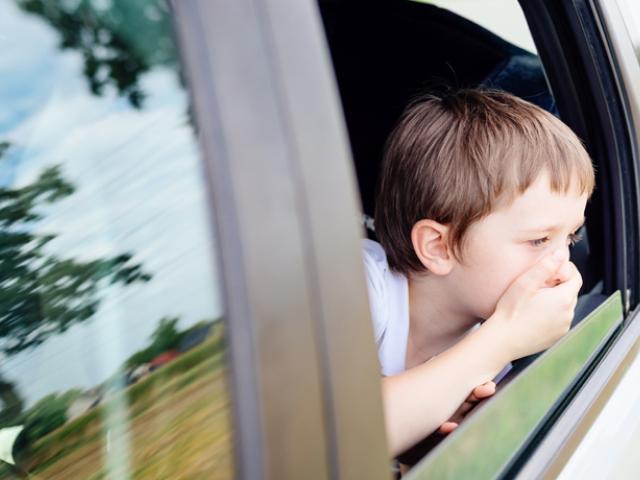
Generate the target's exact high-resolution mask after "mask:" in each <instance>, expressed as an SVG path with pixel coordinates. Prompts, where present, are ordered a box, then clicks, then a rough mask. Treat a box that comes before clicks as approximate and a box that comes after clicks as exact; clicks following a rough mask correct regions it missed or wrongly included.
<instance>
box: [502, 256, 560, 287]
mask: <svg viewBox="0 0 640 480" xmlns="http://www.w3.org/2000/svg"><path fill="white" fill-rule="evenodd" d="M566 257H567V253H566V252H565V250H564V249H561V248H559V249H557V250H555V251H553V252H552V253H550V254H549V255H547V256H545V257H542V258H541V259H540V260H539V261H538V262H537V263H536V264H534V265H533V266H532V267H531V268H530V269H529V270H527V271H526V272H524V273H523V274H522V275H520V276H519V277H518V278H517V279H516V281H515V282H514V283H515V284H517V285H518V287H519V288H520V289H522V290H524V291H535V290H537V289H539V288H540V287H542V286H544V285H545V283H546V281H547V280H548V279H550V278H551V277H553V276H554V275H555V274H556V273H557V272H558V270H559V269H560V266H561V265H562V264H563V262H564V261H565V260H566V259H567V258H566Z"/></svg>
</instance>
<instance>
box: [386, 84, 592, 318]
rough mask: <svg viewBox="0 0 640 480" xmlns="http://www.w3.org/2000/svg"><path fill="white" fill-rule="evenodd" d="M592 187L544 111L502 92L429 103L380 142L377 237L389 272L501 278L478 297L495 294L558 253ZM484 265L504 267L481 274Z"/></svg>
mask: <svg viewBox="0 0 640 480" xmlns="http://www.w3.org/2000/svg"><path fill="white" fill-rule="evenodd" d="M593 188H594V173H593V167H592V164H591V160H590V158H589V156H588V154H587V152H586V151H585V149H584V147H583V146H582V144H581V142H580V140H579V139H578V138H577V137H576V135H575V134H574V133H573V132H572V131H571V130H570V129H569V128H568V127H567V126H566V125H565V124H563V123H562V122H561V121H560V120H558V119H557V118H556V117H554V116H553V115H551V114H550V113H548V112H546V111H544V110H542V109H541V108H539V107H537V106H535V105H532V104H530V103H528V102H526V101H524V100H521V99H519V98H517V97H515V96H513V95H510V94H508V93H505V92H496V91H478V90H462V91H458V92H456V93H452V94H446V95H444V96H428V97H425V98H423V99H421V100H419V101H417V102H415V103H413V104H411V105H410V106H409V107H408V108H407V110H406V111H405V112H404V114H403V115H402V117H401V118H400V121H399V123H398V125H397V126H396V128H395V129H394V131H393V133H392V134H391V137H390V138H389V140H388V142H387V145H386V151H385V158H384V162H383V168H382V173H381V180H380V185H379V192H378V198H377V203H376V218H375V225H376V234H377V237H378V240H379V241H380V243H381V244H382V246H383V247H384V249H385V252H386V254H387V259H388V261H389V265H390V267H391V268H393V269H394V270H396V271H399V272H402V273H404V274H406V275H409V274H419V273H421V272H425V271H432V272H433V273H435V274H449V273H453V274H454V275H452V277H453V278H452V279H453V280H454V281H456V282H462V283H467V282H468V279H469V278H472V277H473V275H476V274H477V276H478V278H477V279H476V280H477V281H478V282H480V278H481V276H482V275H484V276H485V278H486V282H485V283H491V282H492V277H500V278H495V279H494V280H495V282H497V283H498V284H499V285H493V286H490V287H491V289H492V292H486V293H487V294H490V293H492V294H491V295H489V296H490V297H495V296H496V294H497V293H501V292H497V290H501V291H503V290H504V288H506V286H507V284H508V283H510V282H511V281H512V280H513V279H514V278H513V277H514V276H516V275H517V274H519V273H521V271H522V270H523V269H526V268H527V267H528V266H530V265H531V264H532V263H533V262H534V261H535V260H536V259H537V258H539V257H540V256H541V255H542V253H543V252H544V251H547V249H548V248H551V247H554V248H555V247H558V246H561V245H564V246H565V248H566V245H567V244H568V242H569V241H570V240H571V235H572V234H573V233H575V232H574V229H575V228H577V227H579V226H580V224H581V223H582V218H583V215H584V207H585V204H586V200H587V198H588V197H589V196H590V195H591V192H592V191H593ZM496 222H497V223H496ZM553 226H555V227H557V228H556V230H554V231H553V232H551V231H546V230H545V231H542V230H541V229H542V228H547V227H553ZM536 229H537V230H536ZM527 235H528V236H527ZM536 236H537V237H536ZM529 237H531V238H529ZM481 238H482V242H483V243H484V245H479V244H478V242H479V241H480V239H481ZM487 242H489V245H487ZM488 247H489V251H486V250H487V248H488ZM483 249H484V251H483ZM492 249H493V250H492ZM498 249H499V251H498ZM492 256H493V257H495V258H491V257H492ZM487 258H490V260H491V261H495V260H497V259H501V260H502V261H503V262H508V263H509V265H511V267H509V268H508V269H507V270H509V271H503V272H495V269H496V268H497V269H500V268H502V267H500V266H499V265H497V266H495V267H494V268H493V271H491V270H490V271H482V270H483V269H485V270H486V269H488V268H490V265H489V264H486V263H485V261H486V260H487ZM474 265H475V266H476V268H475V271H474V270H473V267H474ZM481 266H482V268H480V267H481ZM470 268H471V269H472V270H469V269H470ZM452 270H453V272H452ZM503 270H504V268H503ZM495 282H494V283H495ZM480 283H482V282H480ZM467 286H468V287H470V288H474V289H476V290H477V289H482V285H475V284H472V285H467ZM494 300H496V301H497V298H496V299H494ZM490 303H491V304H493V305H494V303H495V302H493V300H492V301H491V302H490ZM490 309H491V307H490V306H488V307H487V309H486V310H490ZM481 310H485V309H482V308H481ZM475 313H478V312H475ZM485 313H486V312H485Z"/></svg>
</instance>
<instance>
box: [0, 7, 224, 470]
mask: <svg viewBox="0 0 640 480" xmlns="http://www.w3.org/2000/svg"><path fill="white" fill-rule="evenodd" d="M172 35H173V32H172V29H171V22H170V11H169V9H168V7H167V5H166V4H165V3H164V2H163V1H161V0H68V1H62V0H3V1H2V2H0V85H1V88H0V106H1V107H0V351H1V356H0V408H1V411H0V478H38V479H40V478H42V479H44V478H46V479H54V478H59V479H69V478H79V479H102V478H118V479H127V478H149V479H157V478H208V479H209V478H227V477H229V476H231V473H232V464H231V441H230V439H231V426H230V418H229V397H228V393H227V389H226V385H225V370H224V356H223V355H224V351H223V350H224V340H223V339H224V335H223V325H222V321H221V319H222V316H223V308H222V305H221V300H220V298H219V292H218V281H217V278H216V266H215V261H216V259H215V258H212V255H211V252H212V251H213V245H212V242H213V240H214V239H212V238H211V235H210V230H209V225H208V221H207V210H206V199H205V193H204V187H203V179H202V175H201V172H200V164H199V157H198V150H197V146H196V143H195V140H194V133H193V125H192V119H191V116H190V110H189V106H188V99H187V95H186V92H185V89H184V86H183V84H182V79H181V76H180V73H179V65H178V61H177V57H176V48H175V42H174V39H173V37H172Z"/></svg>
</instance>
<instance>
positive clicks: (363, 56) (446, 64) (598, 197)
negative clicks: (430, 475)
mask: <svg viewBox="0 0 640 480" xmlns="http://www.w3.org/2000/svg"><path fill="white" fill-rule="evenodd" d="M320 7H321V12H322V15H323V20H324V24H325V29H326V34H327V38H328V43H329V46H330V49H331V54H332V59H333V63H334V68H335V74H336V78H337V82H338V86H339V89H340V95H341V98H342V103H343V108H344V113H345V118H346V123H347V127H348V131H349V137H350V140H351V146H352V151H353V156H354V163H355V168H356V172H357V177H358V183H359V187H360V195H361V199H362V205H363V213H364V215H365V216H366V218H367V219H368V221H367V224H366V227H367V229H368V236H369V237H370V238H373V239H375V224H373V223H372V222H371V217H373V216H374V211H373V205H374V200H375V193H376V184H377V181H378V171H379V167H380V162H381V157H382V149H383V144H384V140H385V139H386V138H387V136H388V135H389V133H390V131H391V129H392V127H393V125H394V123H395V121H396V120H397V118H398V116H399V115H400V113H401V111H402V109H403V108H404V107H405V106H406V105H407V104H408V103H409V101H410V100H411V99H413V98H416V97H418V96H420V95H421V94H424V93H427V92H429V91H438V89H440V88H443V87H444V88H446V87H454V88H455V87H487V88H496V89H501V90H506V91H508V92H510V93H513V94H515V95H517V96H519V97H521V98H524V99H526V100H528V101H530V102H532V103H535V104H537V105H538V106H540V107H542V108H544V109H546V110H547V111H549V112H551V113H552V114H554V115H556V116H558V117H560V118H561V119H562V120H563V121H565V122H566V123H568V124H569V125H570V126H572V127H574V131H576V133H577V134H578V135H579V136H580V137H581V138H582V139H583V141H584V142H585V144H586V146H587V149H588V150H589V153H590V154H591V156H592V158H593V160H594V163H595V166H596V171H597V172H598V174H597V182H598V186H597V187H596V194H595V195H594V196H593V197H592V199H591V200H590V203H589V204H588V206H587V212H586V217H587V220H586V224H585V226H584V227H583V229H582V231H581V232H580V233H581V234H582V236H583V241H582V242H579V243H578V244H577V245H576V246H575V247H573V248H572V250H571V260H572V261H573V263H575V264H576V266H577V267H578V269H579V270H580V272H581V275H582V278H583V287H582V289H581V291H580V296H579V301H578V306H577V308H576V314H575V319H574V322H573V325H572V327H573V328H574V330H573V331H572V332H571V333H570V334H569V335H568V336H567V338H566V339H565V340H563V342H562V344H561V345H564V347H561V346H560V344H559V345H558V346H557V347H554V349H553V351H549V352H546V353H545V354H543V355H536V356H532V357H528V358H525V359H521V360H519V361H516V362H514V365H513V369H512V371H511V372H510V374H509V375H508V377H507V378H506V380H505V385H506V386H505V387H504V390H501V391H499V392H498V394H497V395H496V396H495V398H494V399H492V400H491V402H496V403H495V404H493V403H491V402H488V404H487V407H488V405H494V406H492V407H491V408H490V409H488V411H486V410H482V409H481V411H483V412H484V413H483V418H484V419H485V420H484V421H487V422H490V420H488V419H491V418H494V416H496V415H503V416H504V417H510V416H513V415H517V414H516V413H513V412H515V411H516V410H517V407H515V406H514V407H513V408H514V410H510V409H509V408H510V407H508V406H507V405H509V402H510V401H513V402H515V403H517V401H516V400H514V399H517V398H519V397H518V395H521V394H518V393H510V394H507V392H519V391H521V392H526V391H527V389H528V388H533V387H534V385H536V384H539V383H540V382H542V384H543V386H544V387H545V388H546V387H548V390H545V389H544V388H542V390H543V392H541V395H542V396H541V397H531V400H532V401H534V402H535V403H536V408H535V409H534V410H535V413H532V415H533V417H530V418H528V420H526V422H529V423H526V422H525V424H523V425H521V426H520V427H517V428H516V427H514V428H516V430H517V429H518V428H520V430H519V431H517V432H516V431H512V432H510V433H511V434H513V435H514V436H513V437H509V439H506V437H505V440H504V442H503V443H502V444H501V445H499V446H497V448H501V449H504V450H503V452H502V455H503V456H502V457H500V455H498V456H497V457H495V458H494V460H492V461H493V462H494V464H493V466H492V467H491V468H494V470H493V473H495V472H497V471H500V469H501V468H504V467H506V466H507V465H508V463H509V461H510V459H511V458H512V456H515V455H516V453H517V452H519V451H520V450H519V449H521V448H525V447H523V445H526V444H527V442H528V439H530V438H531V436H535V435H538V433H537V432H539V431H538V430H537V429H538V428H542V427H541V425H543V424H544V422H546V421H547V420H548V419H549V415H551V413H550V412H552V411H553V408H554V405H556V404H561V403H562V399H563V398H566V395H567V394H568V392H569V391H570V390H571V389H572V388H573V387H572V385H573V384H574V382H576V381H577V379H578V378H580V376H581V375H582V373H583V371H585V370H584V369H587V366H588V365H590V362H591V361H592V360H593V359H594V358H595V356H597V355H598V352H601V351H602V349H603V348H604V345H605V344H607V342H608V339H609V338H610V337H611V336H612V335H613V334H614V332H615V331H616V327H617V326H618V324H619V323H620V322H621V321H622V318H623V312H624V311H625V310H626V309H627V308H628V297H627V294H626V293H625V294H623V295H622V296H620V295H618V294H616V290H617V289H618V288H620V286H621V284H620V282H618V281H617V278H616V277H615V275H616V274H615V273H612V272H611V271H610V270H612V269H613V267H612V266H611V265H613V262H611V263H610V264H609V263H608V262H609V261H610V259H611V257H612V252H613V247H612V242H614V240H613V239H614V238H616V235H618V233H613V232H614V230H615V229H616V228H619V224H613V223H612V222H611V219H612V218H613V215H612V213H611V212H612V211H615V210H616V209H617V208H618V207H617V206H616V202H619V201H620V199H619V198H618V197H615V195H617V192H615V189H614V191H612V189H611V187H609V186H608V185H609V184H610V182H611V179H612V178H613V176H614V175H617V174H618V173H610V171H608V170H607V168H609V167H607V168H604V166H603V168H600V162H604V161H605V160H607V161H608V159H607V157H606V155H605V152H603V150H602V147H601V146H599V145H598V144H597V142H594V140H593V138H589V137H588V135H587V132H588V131H589V128H593V127H589V128H586V127H585V125H586V123H587V122H590V121H592V119H587V117H588V114H589V113H590V112H587V111H580V110H578V109H576V104H575V103H573V104H572V103H571V101H568V100H567V99H566V98H565V97H564V96H563V97H562V98H560V100H562V101H561V102H557V100H558V99H556V98H555V97H554V95H553V94H552V88H551V86H550V84H549V78H548V75H547V72H546V71H545V68H544V65H543V61H542V59H541V58H540V57H539V56H538V53H537V50H538V49H537V48H536V46H535V44H534V41H533V35H532V34H531V32H530V30H529V26H528V24H527V20H526V19H525V15H524V13H523V11H522V10H521V9H520V6H519V4H518V2H516V1H515V0H514V1H511V0H502V1H493V2H491V9H486V10H483V8H481V7H480V6H478V4H477V2H466V1H464V0H462V1H456V0H450V1H447V0H437V1H427V2H414V1H405V2H378V3H377V4H376V5H375V6H372V7H371V9H370V11H369V12H368V17H367V19H368V21H367V22H366V24H365V22H360V24H359V29H358V32H357V34H352V31H351V30H350V29H349V26H350V25H352V24H353V22H356V21H357V20H356V19H357V18H359V15H360V14H361V12H360V10H359V9H360V8H361V6H357V7H351V6H349V5H337V4H336V3H334V2H326V3H325V2H320ZM531 8H532V9H533V8H534V6H531ZM489 10H490V11H491V14H489V13H488V11H489ZM496 12H499V13H496ZM542 35H545V32H543V31H542V30H540V31H538V32H537V36H542ZM546 51H547V50H546V49H545V54H546ZM552 73H553V75H552V78H554V79H557V78H558V74H557V72H556V71H553V72H552ZM556 87H557V85H556ZM554 91H557V92H559V93H560V94H561V95H563V94H564V93H565V92H564V91H563V90H562V89H561V88H556V89H554ZM567 98H568V97H567ZM373 99H375V101H374V100H373ZM594 118H595V116H594ZM607 154H608V153H607ZM616 160H617V159H616V158H613V159H612V160H611V161H613V162H615V161H616ZM611 168H612V169H616V168H618V167H617V166H615V165H614V166H613V167H611ZM612 196H614V197H615V198H613V199H612V198H611V197H612ZM618 211H619V209H618ZM623 291H624V290H623ZM603 311H604V312H608V313H604V314H603V313H602V312H603ZM612 312H613V313H612ZM594 318H600V320H594ZM602 318H606V320H602ZM582 321H585V322H587V325H590V326H587V325H582ZM596 325H599V326H600V327H596ZM596 328H600V330H599V334H597V335H595V337H590V335H591V334H589V333H586V332H593V331H594V330H593V329H596ZM580 332H582V333H580ZM587 337H589V338H590V340H585V339H586V338H587ZM581 339H582V340H581ZM562 352H564V353H562ZM572 355H575V358H574V360H575V362H576V363H575V365H574V366H575V368H572V369H570V370H566V371H565V373H566V376H560V377H557V376H554V373H553V371H557V370H558V368H559V367H558V365H561V364H562V362H564V361H566V359H567V358H569V357H571V356H572ZM558 358H564V360H558ZM553 365H555V367H554V366H553ZM536 372H538V373H536ZM543 372H546V373H543ZM569 372H570V373H569ZM545 382H548V383H545ZM520 389H522V390H520ZM512 395H513V396H512ZM502 398H504V403H500V401H501V399H502ZM509 399H512V400H509ZM482 408H484V407H482ZM502 409H505V410H504V411H502ZM473 421H474V422H478V423H477V424H476V423H474V425H480V424H481V423H482V420H480V419H478V420H473ZM478 428H479V427H478ZM471 431H473V429H472V428H471V427H469V430H467V429H464V428H462V429H461V430H460V431H458V432H454V434H453V435H450V437H449V438H448V439H447V440H446V442H454V443H455V442H459V443H455V445H458V447H460V448H467V447H468V448H470V447H469V445H468V444H465V440H464V438H465V437H466V436H467V435H469V436H470V439H469V441H470V442H472V443H473V442H474V441H477V439H478V438H479V437H476V440H471V437H473V434H472V433H469V432H471ZM485 434H486V432H485ZM479 435H482V434H479ZM435 437H436V438H434V435H432V436H431V437H428V438H427V439H425V440H424V441H423V442H421V445H417V446H416V447H415V448H414V449H412V450H410V451H409V452H406V454H405V455H404V456H403V455H401V456H400V460H401V461H402V460H406V463H408V464H415V463H416V462H418V461H419V460H420V458H421V457H422V456H424V455H425V453H427V452H431V453H430V454H429V455H430V456H428V457H427V459H425V461H424V462H425V463H424V464H423V466H422V467H421V468H424V469H425V470H424V471H425V472H427V471H429V472H434V471H438V472H443V471H449V470H447V469H448V468H449V467H447V466H446V460H443V459H445V458H446V457H447V454H446V453H443V452H446V451H448V452H453V451H455V448H457V447H447V448H445V447H444V444H443V445H442V446H441V447H442V449H441V447H440V446H439V447H437V448H436V450H433V449H434V447H435V446H436V445H438V442H440V441H441V440H442V438H443V437H442V436H439V437H438V436H437V435H435ZM454 439H457V440H454ZM491 443H492V442H488V443H487V444H485V445H484V447H486V448H491ZM498 443H500V442H498ZM447 444H448V445H449V443H447ZM463 445H466V446H465V447H463ZM465 451H466V450H465ZM479 451H480V450H479ZM479 451H478V452H479ZM438 452H441V453H438ZM440 455H442V457H440ZM504 455H506V456H504ZM452 456H455V455H454V454H452ZM436 457H437V458H440V460H437V458H436ZM476 460H477V459H476ZM430 462H433V463H430ZM440 462H441V463H440ZM505 462H506V463H505ZM463 463H464V462H463ZM427 465H431V466H430V467H427ZM435 465H439V466H438V467H436V466H435ZM466 465H467V467H470V468H472V467H471V465H473V462H471V461H470V463H468V464H466ZM441 467H442V468H444V470H439V468H441ZM431 469H433V470H431ZM456 471H457V470H456ZM457 472H458V473H460V472H461V471H457ZM436 476H437V475H436ZM489 476H491V475H489ZM452 478H456V477H455V476H453V477H452Z"/></svg>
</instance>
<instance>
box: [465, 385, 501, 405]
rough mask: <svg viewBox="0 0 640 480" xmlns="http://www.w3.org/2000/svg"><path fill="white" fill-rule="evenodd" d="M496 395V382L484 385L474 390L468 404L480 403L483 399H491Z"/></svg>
mask: <svg viewBox="0 0 640 480" xmlns="http://www.w3.org/2000/svg"><path fill="white" fill-rule="evenodd" d="M494 393H496V384H495V383H494V382H487V383H483V384H482V385H478V386H477V387H476V388H474V389H473V391H472V392H471V394H470V395H469V397H468V398H467V402H478V401H480V400H482V399H483V398H487V397H490V396H491V395H493V394H494Z"/></svg>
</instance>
